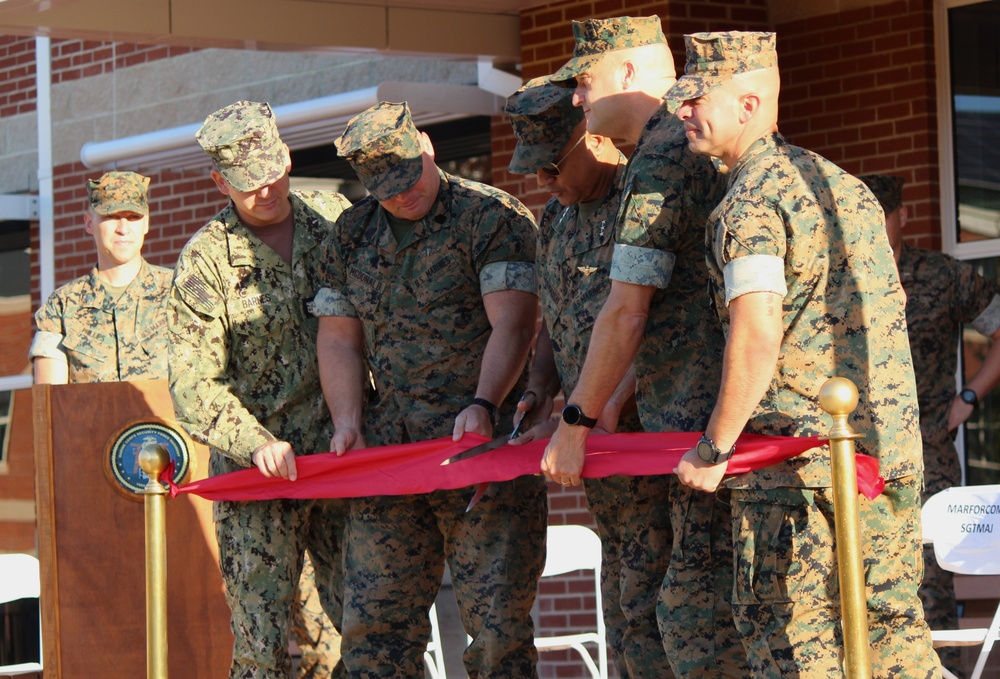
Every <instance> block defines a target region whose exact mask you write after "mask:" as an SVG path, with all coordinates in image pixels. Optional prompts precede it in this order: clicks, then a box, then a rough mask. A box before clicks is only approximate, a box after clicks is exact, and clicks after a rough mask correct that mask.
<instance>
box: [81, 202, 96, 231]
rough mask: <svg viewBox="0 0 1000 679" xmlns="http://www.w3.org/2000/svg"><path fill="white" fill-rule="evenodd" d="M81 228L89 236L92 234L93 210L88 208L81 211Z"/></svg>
mask: <svg viewBox="0 0 1000 679" xmlns="http://www.w3.org/2000/svg"><path fill="white" fill-rule="evenodd" d="M83 230H84V231H86V232H87V233H89V234H90V235H91V236H93V235H94V211H93V210H91V209H90V208H87V211H86V212H84V213H83Z"/></svg>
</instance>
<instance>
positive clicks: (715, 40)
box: [664, 31, 778, 101]
mask: <svg viewBox="0 0 1000 679" xmlns="http://www.w3.org/2000/svg"><path fill="white" fill-rule="evenodd" d="M684 46H685V49H686V51H687V62H686V63H685V65H684V75H682V76H681V77H680V78H679V79H678V80H677V82H676V83H674V86H673V87H671V88H670V90H668V91H667V94H666V95H665V96H664V99H674V100H676V101H687V100H688V99H697V98H698V97H701V96H704V95H706V94H708V93H709V92H711V91H712V90H714V89H715V88H716V87H718V86H719V85H721V84H722V83H724V82H725V81H726V80H728V79H730V78H732V77H733V76H734V75H736V74H737V73H747V72H749V71H757V70H760V69H762V68H771V67H772V66H777V65H778V52H777V50H776V49H775V34H774V33H757V32H746V31H731V32H729V33H693V34H691V35H685V36H684Z"/></svg>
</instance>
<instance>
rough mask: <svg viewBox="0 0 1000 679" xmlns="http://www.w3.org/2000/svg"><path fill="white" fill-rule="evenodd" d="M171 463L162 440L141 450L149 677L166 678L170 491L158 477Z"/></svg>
mask: <svg viewBox="0 0 1000 679" xmlns="http://www.w3.org/2000/svg"><path fill="white" fill-rule="evenodd" d="M169 463H170V455H169V454H168V453H167V450H166V448H164V447H163V446H162V445H160V444H159V443H147V444H145V445H143V447H142V450H140V451H139V467H140V468H141V469H142V471H144V472H146V474H147V475H148V476H149V481H148V482H147V483H146V487H145V488H143V491H142V492H143V494H144V495H145V496H146V497H145V503H146V677H147V679H167V531H166V508H167V491H166V489H165V488H164V487H163V484H161V483H160V482H159V481H158V479H159V478H160V472H162V471H163V470H164V469H166V468H167V465H168V464H169Z"/></svg>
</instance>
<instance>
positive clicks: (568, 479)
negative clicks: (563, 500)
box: [542, 424, 590, 486]
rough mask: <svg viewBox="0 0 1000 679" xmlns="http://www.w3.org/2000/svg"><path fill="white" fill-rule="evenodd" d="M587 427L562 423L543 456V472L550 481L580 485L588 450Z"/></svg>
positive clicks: (567, 484)
mask: <svg viewBox="0 0 1000 679" xmlns="http://www.w3.org/2000/svg"><path fill="white" fill-rule="evenodd" d="M589 434H590V429H588V428H587V427H573V426H570V425H568V424H560V425H559V427H558V428H557V429H556V431H555V433H554V434H552V439H551V440H550V441H549V445H547V446H545V455H544V456H543V457H542V473H543V474H545V478H547V479H548V480H549V481H555V482H556V483H558V484H561V485H563V486H579V485H580V474H582V473H583V459H584V455H585V453H586V452H587V451H586V445H587V436H588V435H589Z"/></svg>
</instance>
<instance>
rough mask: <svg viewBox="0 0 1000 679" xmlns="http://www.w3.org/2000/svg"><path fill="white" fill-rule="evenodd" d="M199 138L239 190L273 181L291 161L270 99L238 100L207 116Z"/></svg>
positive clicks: (203, 146) (234, 186) (199, 132)
mask: <svg viewBox="0 0 1000 679" xmlns="http://www.w3.org/2000/svg"><path fill="white" fill-rule="evenodd" d="M195 138H196V139H197V140H198V143H199V144H201V147H202V148H203V149H205V153H207V154H208V155H209V156H211V158H212V161H213V162H214V163H215V169H216V170H218V171H219V174H221V175H222V176H223V177H224V178H225V179H226V181H227V182H229V184H230V185H231V186H232V187H233V188H234V189H236V190H237V191H245V192H250V191H256V190H257V189H259V188H261V187H262V186H267V185H268V184H273V183H274V182H276V181H277V180H279V179H281V178H282V177H283V176H284V175H285V172H286V167H287V166H288V163H289V160H290V159H289V157H288V152H287V151H286V149H285V145H284V144H283V143H282V141H281V137H280V136H278V125H277V123H275V120H274V111H272V110H271V106H270V105H269V104H267V103H266V102H261V103H259V102H254V101H238V102H236V103H235V104H230V105H229V106H226V107H225V108H221V109H219V110H218V111H216V112H215V113H213V114H212V115H210V116H208V117H207V118H205V122H204V124H203V125H202V126H201V129H199V130H198V132H197V133H196V134H195Z"/></svg>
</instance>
